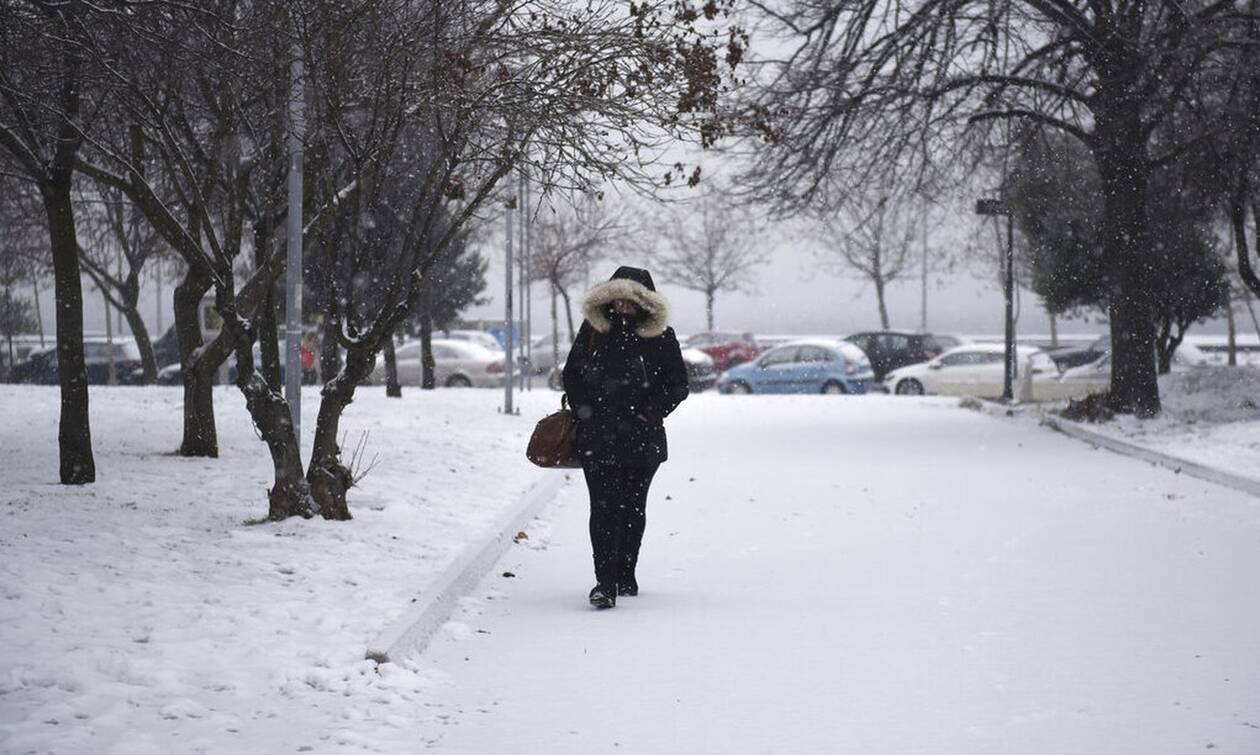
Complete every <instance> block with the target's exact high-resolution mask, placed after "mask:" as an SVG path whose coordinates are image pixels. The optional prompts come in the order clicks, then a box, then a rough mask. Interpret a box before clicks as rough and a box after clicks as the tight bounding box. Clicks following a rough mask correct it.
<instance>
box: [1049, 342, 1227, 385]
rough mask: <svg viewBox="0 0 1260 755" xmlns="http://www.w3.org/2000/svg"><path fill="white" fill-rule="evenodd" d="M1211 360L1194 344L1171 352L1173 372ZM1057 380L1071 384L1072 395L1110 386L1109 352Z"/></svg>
mask: <svg viewBox="0 0 1260 755" xmlns="http://www.w3.org/2000/svg"><path fill="white" fill-rule="evenodd" d="M1210 363H1211V360H1210V359H1209V358H1208V356H1207V355H1206V354H1204V353H1203V350H1202V349H1200V348H1199V347H1197V346H1195V345H1194V344H1189V343H1183V344H1181V345H1180V346H1178V347H1177V350H1176V351H1174V352H1173V355H1172V364H1171V365H1170V367H1171V368H1172V371H1173V372H1183V371H1186V370H1193V369H1197V368H1199V367H1206V366H1207V365H1209V364H1210ZM1059 380H1060V381H1061V382H1063V383H1065V384H1067V383H1070V384H1073V386H1074V388H1075V390H1072V391H1071V393H1072V396H1073V397H1079V396H1086V395H1089V394H1090V393H1099V392H1101V391H1105V390H1108V389H1109V388H1110V387H1111V353H1110V352H1107V353H1105V354H1103V355H1102V356H1100V357H1098V358H1097V359H1095V360H1094V361H1092V362H1090V363H1089V364H1082V365H1080V366H1077V367H1072V368H1071V369H1067V370H1064V371H1063V375H1062V376H1061V377H1060V378H1059Z"/></svg>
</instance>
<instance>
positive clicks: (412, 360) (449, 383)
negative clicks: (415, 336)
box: [372, 338, 504, 388]
mask: <svg viewBox="0 0 1260 755" xmlns="http://www.w3.org/2000/svg"><path fill="white" fill-rule="evenodd" d="M432 348H433V379H434V382H435V383H436V384H437V385H442V386H446V387H447V388H469V387H476V388H501V387H503V376H504V372H503V370H504V355H503V352H502V351H492V350H490V349H487V348H486V347H484V346H482V345H481V344H478V343H473V342H472V341H463V340H458V339H438V338H435V339H433V341H432ZM394 354H395V356H396V358H397V360H398V382H399V383H400V384H402V385H420V381H421V378H422V376H423V369H422V367H421V362H420V358H421V354H422V352H421V344H420V342H419V341H410V342H408V343H405V344H403V345H402V346H399V347H398V348H397V349H395V350H394ZM372 382H373V383H377V384H380V383H384V382H385V359H384V358H383V357H378V358H377V360H376V369H375V370H373V371H372Z"/></svg>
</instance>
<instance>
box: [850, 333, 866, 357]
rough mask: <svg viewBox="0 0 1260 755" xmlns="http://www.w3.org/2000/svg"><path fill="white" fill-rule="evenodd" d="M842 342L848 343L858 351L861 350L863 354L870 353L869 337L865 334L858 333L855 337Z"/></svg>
mask: <svg viewBox="0 0 1260 755" xmlns="http://www.w3.org/2000/svg"><path fill="white" fill-rule="evenodd" d="M844 340H846V341H848V342H849V343H851V344H853V345H854V346H857V347H858V348H859V349H861V350H862V351H863V352H865V353H867V354H869V353H870V352H871V337H870V336H868V335H866V334H865V333H859V334H858V335H855V336H849V337H848V338H846V339H844Z"/></svg>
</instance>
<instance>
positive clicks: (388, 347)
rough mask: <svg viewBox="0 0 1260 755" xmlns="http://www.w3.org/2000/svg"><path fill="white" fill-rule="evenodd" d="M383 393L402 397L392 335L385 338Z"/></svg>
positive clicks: (396, 355)
mask: <svg viewBox="0 0 1260 755" xmlns="http://www.w3.org/2000/svg"><path fill="white" fill-rule="evenodd" d="M385 395H386V396H389V397H390V398H402V384H400V383H399V382H398V354H397V352H396V351H395V350H394V336H392V335H391V336H390V337H389V338H386V339H385ZM321 405H322V404H321Z"/></svg>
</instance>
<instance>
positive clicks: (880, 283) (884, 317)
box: [871, 274, 892, 330]
mask: <svg viewBox="0 0 1260 755" xmlns="http://www.w3.org/2000/svg"><path fill="white" fill-rule="evenodd" d="M871 281H872V282H873V283H874V284H875V301H876V302H878V304H879V326H880V327H881V328H883V329H884V330H888V329H889V328H891V327H892V326H891V325H890V324H889V320H888V303H887V302H885V301H884V285H885V284H884V276H882V275H878V274H877V275H874V276H872V277H871Z"/></svg>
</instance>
